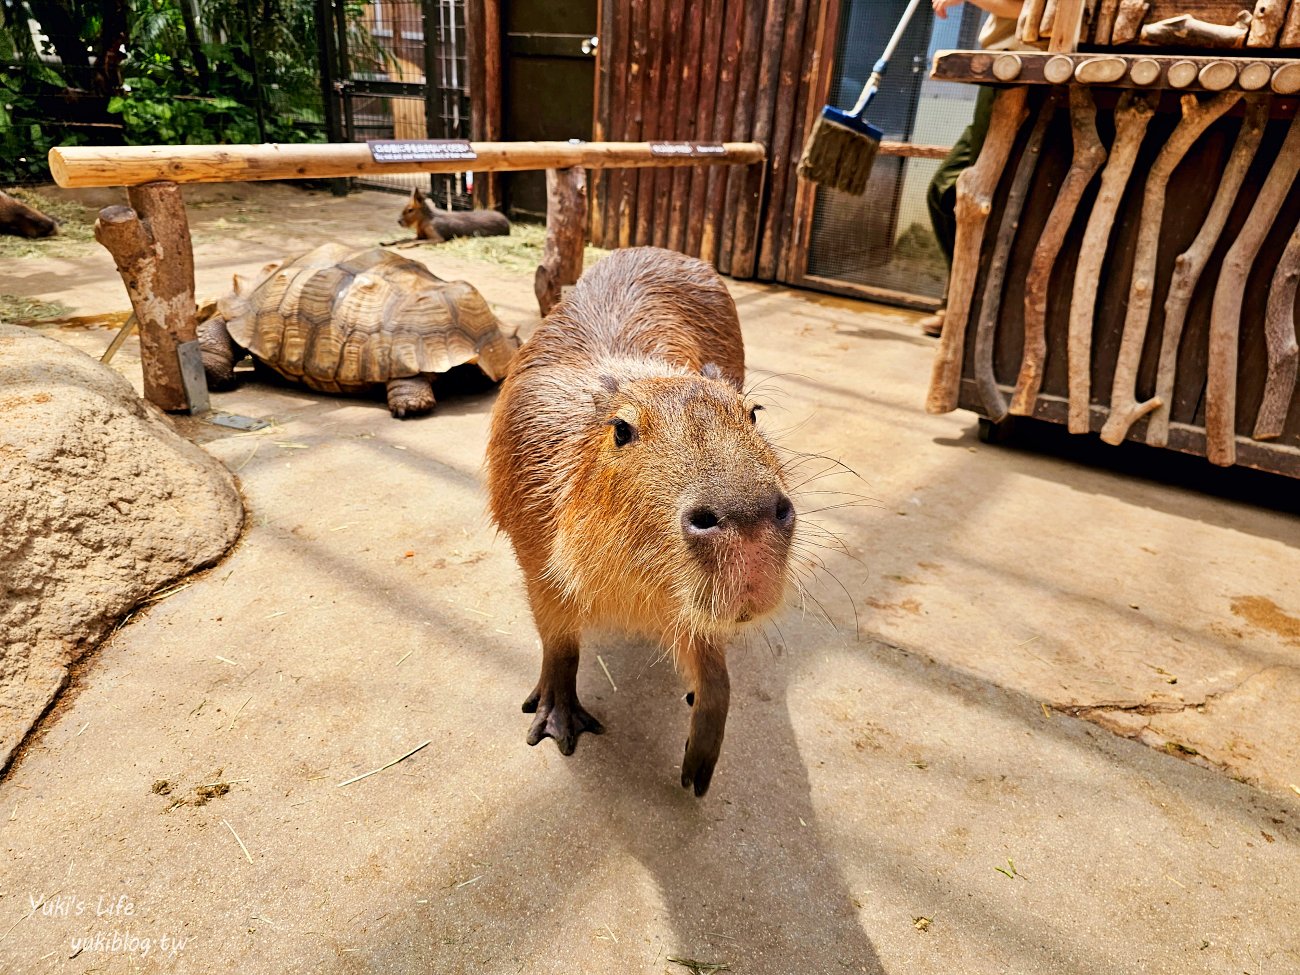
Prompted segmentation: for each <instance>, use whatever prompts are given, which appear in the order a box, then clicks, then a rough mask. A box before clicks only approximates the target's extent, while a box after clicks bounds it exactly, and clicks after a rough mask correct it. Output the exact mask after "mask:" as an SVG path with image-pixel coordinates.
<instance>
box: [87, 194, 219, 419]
mask: <svg viewBox="0 0 1300 975" xmlns="http://www.w3.org/2000/svg"><path fill="white" fill-rule="evenodd" d="M127 199H128V200H129V201H130V203H131V206H111V207H105V208H104V209H103V210H101V211H100V213H99V219H98V220H97V221H95V239H96V240H98V241H99V242H100V243H101V244H103V245H104V246H105V247H106V248H107V249H108V251H109V253H110V254H112V255H113V260H114V261H115V262H116V264H117V269H118V272H119V273H120V274H121V275H122V281H123V283H124V284H125V285H126V291H127V294H128V295H129V296H130V298H131V307H132V308H133V309H134V310H135V315H136V319H137V320H138V322H139V326H140V359H141V364H142V366H143V370H144V395H145V398H146V399H147V400H149V402H151V403H153V404H154V405H155V406H158V407H160V408H161V409H164V410H169V411H173V412H174V411H180V410H188V409H190V408H191V406H192V405H193V404H191V403H190V401H189V397H188V396H187V395H186V392H185V384H184V382H183V380H182V379H181V366H180V357H179V353H178V346H179V345H181V344H182V343H184V342H192V341H194V339H195V338H196V329H195V308H194V254H193V251H192V250H191V248H190V229H189V223H188V222H187V220H186V218H185V203H184V201H183V200H182V199H181V191H180V187H179V186H177V185H176V184H175V183H147V184H145V185H143V186H133V187H131V188H130V189H129V190H127Z"/></svg>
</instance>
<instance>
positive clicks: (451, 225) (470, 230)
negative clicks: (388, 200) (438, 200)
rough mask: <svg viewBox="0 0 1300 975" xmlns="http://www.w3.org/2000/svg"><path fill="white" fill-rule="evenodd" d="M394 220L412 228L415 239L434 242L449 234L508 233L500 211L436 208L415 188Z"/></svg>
mask: <svg viewBox="0 0 1300 975" xmlns="http://www.w3.org/2000/svg"><path fill="white" fill-rule="evenodd" d="M397 223H398V225H399V226H402V227H410V228H411V229H412V230H414V231H415V236H416V237H417V238H418V239H419V240H429V241H433V242H434V243H435V244H440V243H442V242H443V241H444V240H451V239H452V238H453V237H506V236H509V234H510V221H509V220H507V219H506V218H505V215H504V214H500V213H497V211H495V210H467V211H460V210H457V211H452V210H439V209H438V208H437V207H436V206H434V205H433V201H432V200H430V199H429V198H428V197H427V196H425V195H424V194H423V193H421V192H420V191H419V190H411V198H410V199H409V200H407V202H406V206H405V207H403V208H402V215H401V216H400V217H398V218H397Z"/></svg>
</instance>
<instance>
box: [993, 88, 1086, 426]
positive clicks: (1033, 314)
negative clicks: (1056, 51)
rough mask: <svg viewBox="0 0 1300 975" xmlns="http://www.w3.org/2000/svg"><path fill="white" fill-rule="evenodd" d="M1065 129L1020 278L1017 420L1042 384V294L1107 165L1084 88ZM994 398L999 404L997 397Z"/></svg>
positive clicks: (1028, 411) (1077, 91)
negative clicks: (1063, 149) (1064, 158)
mask: <svg viewBox="0 0 1300 975" xmlns="http://www.w3.org/2000/svg"><path fill="white" fill-rule="evenodd" d="M1070 127H1071V129H1072V131H1073V133H1074V159H1073V160H1072V161H1071V163H1070V171H1069V172H1068V173H1066V176H1065V180H1064V182H1062V183H1061V190H1060V192H1059V193H1058V194H1057V197H1056V202H1055V204H1053V206H1052V212H1051V213H1050V214H1049V215H1048V217H1047V223H1046V224H1044V226H1043V232H1042V234H1041V235H1040V237H1039V242H1038V248H1037V249H1036V250H1035V251H1034V257H1033V260H1032V261H1031V262H1030V265H1029V275H1028V277H1027V278H1026V279H1025V347H1024V353H1023V356H1022V359H1021V364H1020V377H1019V379H1018V380H1017V382H1016V392H1015V396H1014V397H1013V399H1012V401H1011V412H1012V413H1014V414H1016V415H1018V416H1032V415H1033V412H1034V403H1035V401H1036V400H1037V399H1038V391H1039V389H1040V388H1041V387H1042V383H1043V365H1044V363H1045V362H1046V359H1047V291H1048V288H1049V286H1050V285H1051V281H1052V270H1053V269H1054V268H1055V267H1056V259H1057V257H1058V256H1059V255H1060V253H1061V247H1062V246H1063V245H1064V244H1065V237H1066V234H1068V233H1069V231H1070V226H1071V224H1073V223H1074V217H1075V214H1076V213H1077V212H1078V209H1079V203H1080V201H1081V200H1082V199H1083V194H1084V191H1085V190H1086V189H1087V188H1088V184H1090V183H1091V182H1092V180H1093V177H1095V176H1096V175H1097V172H1098V170H1100V169H1101V167H1102V165H1103V164H1104V163H1105V162H1106V156H1107V152H1106V147H1105V146H1103V145H1102V143H1101V139H1100V138H1099V137H1098V136H1097V107H1096V105H1095V104H1094V102H1093V98H1092V92H1090V91H1088V89H1086V88H1082V87H1077V86H1076V87H1072V88H1071V89H1070ZM990 372H992V369H991V367H990ZM976 378H977V379H978V378H979V377H978V375H977V377H976ZM982 393H983V386H982V385H981V394H982ZM998 396H999V399H1000V398H1001V394H1000V393H999V394H998ZM990 416H992V414H990ZM995 419H1001V417H995Z"/></svg>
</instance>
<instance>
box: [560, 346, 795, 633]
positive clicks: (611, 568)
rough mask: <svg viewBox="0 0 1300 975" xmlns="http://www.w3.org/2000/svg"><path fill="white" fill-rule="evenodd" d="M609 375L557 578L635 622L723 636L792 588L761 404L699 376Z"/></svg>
mask: <svg viewBox="0 0 1300 975" xmlns="http://www.w3.org/2000/svg"><path fill="white" fill-rule="evenodd" d="M629 372H630V378H629V376H628V375H624V376H623V377H622V378H620V379H614V378H612V377H606V378H605V379H603V380H602V384H603V391H602V392H601V393H599V394H597V395H596V397H595V402H594V404H593V408H594V410H595V415H594V417H593V421H594V422H592V423H591V425H590V426H589V433H588V434H587V439H586V442H585V443H584V444H583V446H582V455H583V456H582V460H581V461H580V462H579V464H578V465H577V469H576V476H575V477H574V479H573V483H572V484H571V485H570V496H569V499H568V501H569V503H568V504H565V505H562V506H561V508H560V512H561V513H560V517H559V524H558V525H557V538H556V543H555V547H554V549H553V552H552V564H551V571H552V574H553V575H555V576H558V578H557V580H556V581H559V582H561V583H562V584H563V585H564V586H565V587H566V588H567V589H568V590H569V592H570V594H571V595H574V596H577V597H578V598H586V599H592V598H596V599H600V600H601V601H602V602H604V603H605V604H606V606H607V607H609V608H611V609H612V608H613V607H616V606H622V607H624V608H623V610H622V611H621V612H616V613H615V614H614V615H621V616H623V617H624V621H625V622H626V623H628V624H630V625H633V626H640V627H644V628H648V629H657V630H660V631H661V632H662V631H665V630H668V631H671V630H676V631H678V632H681V633H682V635H686V633H687V632H695V633H701V634H709V635H715V636H725V635H726V634H728V633H730V632H731V631H733V630H735V629H736V628H737V627H738V626H739V625H741V624H744V623H748V622H751V621H754V620H757V619H760V618H762V617H764V616H766V615H768V614H770V613H772V612H773V611H774V610H776V609H777V608H778V607H779V606H780V604H781V602H782V600H783V598H784V595H785V590H786V585H787V582H788V576H789V555H790V546H791V542H792V539H793V537H794V530H795V512H794V507H793V506H792V505H791V503H790V498H789V496H788V493H787V490H786V486H785V484H784V481H783V479H782V472H781V462H780V460H779V459H778V458H777V456H776V453H775V451H774V450H773V448H772V446H771V445H770V444H769V443H768V441H767V439H766V438H765V437H764V436H763V434H762V433H761V432H760V430H759V429H758V426H757V417H758V410H759V409H760V407H758V406H757V405H756V404H753V403H750V402H747V401H746V399H745V398H744V397H743V396H742V395H741V392H740V391H739V390H738V389H736V388H735V387H734V386H732V385H731V384H730V383H728V382H726V381H725V380H723V379H722V378H721V373H720V371H719V370H718V369H717V368H716V367H713V366H705V367H704V369H703V371H702V373H686V372H683V373H682V374H680V375H667V376H665V375H652V376H645V377H643V378H637V377H636V375H635V369H633V370H630V371H629Z"/></svg>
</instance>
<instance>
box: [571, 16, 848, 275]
mask: <svg viewBox="0 0 1300 975" xmlns="http://www.w3.org/2000/svg"><path fill="white" fill-rule="evenodd" d="M839 8H840V3H839V0H693V2H690V3H688V2H686V0H603V2H602V4H601V11H600V17H601V41H602V44H601V47H600V49H599V60H598V70H597V81H596V118H595V126H594V129H595V132H596V137H597V138H600V139H607V140H610V141H621V140H637V141H660V140H663V141H677V142H682V141H693V142H725V141H749V140H755V141H758V142H762V143H764V144H765V145H767V147H768V156H769V160H768V166H767V169H766V172H765V173H764V177H765V178H764V179H763V181H762V183H761V184H760V183H759V182H758V181H757V180H756V179H755V178H754V176H753V174H751V173H748V172H747V171H746V170H745V169H744V168H743V167H729V168H723V167H698V168H693V169H687V168H681V169H673V170H650V169H645V170H640V171H632V170H625V171H609V172H602V173H595V174H592V180H591V186H592V190H591V199H592V207H591V228H590V229H591V237H592V242H593V243H595V244H597V245H599V246H603V247H628V246H634V245H639V244H654V245H657V246H660V247H670V248H672V249H674V250H679V251H682V252H684V253H687V254H691V255H694V256H697V257H701V258H703V259H704V260H707V261H710V262H712V263H713V264H715V265H717V267H718V269H719V270H720V271H722V272H723V273H724V274H731V275H733V276H735V277H738V278H748V277H754V276H757V277H759V278H762V279H764V280H773V279H779V280H795V279H796V278H797V277H798V276H799V274H800V273H801V269H802V260H801V256H800V255H801V252H802V248H803V244H804V240H805V239H806V233H804V232H802V231H803V224H804V223H805V222H806V219H807V214H810V213H811V206H812V196H811V193H809V192H808V191H807V190H806V189H803V188H801V186H800V184H799V181H798V179H797V177H796V175H795V167H796V165H797V164H798V160H799V154H800V152H801V150H802V148H803V143H804V139H805V137H806V135H807V133H808V131H809V128H810V126H811V124H812V122H813V121H814V120H815V118H816V115H817V113H818V112H819V111H820V109H821V106H822V105H823V104H824V103H825V101H826V93H827V89H828V88H829V83H830V72H829V71H828V70H826V68H827V66H828V63H829V59H830V56H831V54H832V53H833V51H834V44H835V37H836V32H837V31H838V26H839ZM796 225H798V226H799V228H800V231H801V232H800V233H795V227H796Z"/></svg>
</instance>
